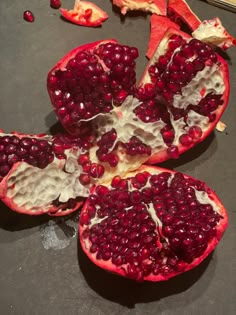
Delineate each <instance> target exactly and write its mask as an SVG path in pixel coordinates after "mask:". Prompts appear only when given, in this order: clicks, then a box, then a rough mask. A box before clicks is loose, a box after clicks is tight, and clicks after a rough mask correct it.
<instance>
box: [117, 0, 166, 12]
mask: <svg viewBox="0 0 236 315" xmlns="http://www.w3.org/2000/svg"><path fill="white" fill-rule="evenodd" d="M113 4H114V5H116V6H117V7H119V8H121V13H122V14H124V15H125V14H126V13H127V11H133V10H141V11H145V12H151V13H155V14H158V15H166V0H113Z"/></svg>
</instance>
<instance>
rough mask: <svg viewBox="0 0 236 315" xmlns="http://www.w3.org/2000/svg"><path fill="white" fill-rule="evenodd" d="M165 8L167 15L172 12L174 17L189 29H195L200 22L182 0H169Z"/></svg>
mask: <svg viewBox="0 0 236 315" xmlns="http://www.w3.org/2000/svg"><path fill="white" fill-rule="evenodd" d="M167 10H168V13H169V15H171V13H172V12H174V14H175V15H176V18H177V19H180V20H182V21H183V22H184V23H186V24H187V25H188V27H189V28H190V29H191V30H195V29H196V28H197V27H198V26H199V25H200V23H201V20H200V19H199V18H198V17H197V16H196V15H195V14H194V13H193V11H192V10H191V9H190V7H189V5H188V4H187V3H186V1H184V0H169V1H168V9H167Z"/></svg>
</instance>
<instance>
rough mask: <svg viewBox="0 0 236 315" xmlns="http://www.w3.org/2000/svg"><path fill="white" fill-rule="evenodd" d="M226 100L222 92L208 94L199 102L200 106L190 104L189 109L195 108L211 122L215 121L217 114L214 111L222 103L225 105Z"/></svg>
mask: <svg viewBox="0 0 236 315" xmlns="http://www.w3.org/2000/svg"><path fill="white" fill-rule="evenodd" d="M223 103H224V101H223V99H222V95H221V94H212V93H210V94H207V95H206V96H205V97H204V98H202V99H201V101H200V102H199V104H198V107H197V108H196V106H193V105H189V106H188V110H189V109H193V110H195V111H196V112H197V113H199V114H201V115H203V116H207V117H208V118H209V121H210V122H213V121H215V119H216V114H215V113H214V111H215V110H216V109H217V108H218V107H219V106H221V105H223Z"/></svg>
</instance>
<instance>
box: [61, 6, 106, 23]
mask: <svg viewBox="0 0 236 315" xmlns="http://www.w3.org/2000/svg"><path fill="white" fill-rule="evenodd" d="M60 12H61V14H62V16H63V17H64V18H65V19H66V20H68V21H70V22H72V23H74V24H78V25H81V26H90V27H96V26H100V25H101V24H102V23H103V22H104V21H105V20H107V19H108V15H107V13H106V12H105V11H103V10H102V9H101V8H99V7H98V6H97V5H95V4H94V3H92V2H88V1H80V0H75V4H74V8H73V9H72V10H67V9H63V8H61V9H60Z"/></svg>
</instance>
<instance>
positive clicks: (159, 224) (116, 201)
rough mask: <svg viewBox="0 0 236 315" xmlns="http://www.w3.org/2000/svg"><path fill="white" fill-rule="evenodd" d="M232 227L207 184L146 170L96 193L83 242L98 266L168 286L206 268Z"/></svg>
mask: <svg viewBox="0 0 236 315" xmlns="http://www.w3.org/2000/svg"><path fill="white" fill-rule="evenodd" d="M227 224H228V218H227V214H226V211H225V209H224V207H223V205H222V203H221V202H220V200H219V199H218V197H217V196H216V195H215V193H214V192H213V191H212V190H211V189H210V188H209V187H207V186H206V184H205V183H203V182H200V181H199V180H195V179H193V178H192V177H189V176H187V175H183V174H180V173H176V172H173V171H169V170H166V169H161V168H156V167H146V166H142V167H141V168H140V169H139V170H137V171H135V172H133V173H129V174H126V177H125V178H120V177H119V176H116V177H114V178H113V180H112V181H111V182H110V183H106V184H105V185H99V186H96V187H95V188H93V189H92V191H91V194H90V196H89V197H88V199H87V202H86V203H85V205H84V207H83V209H82V211H81V214H80V220H79V236H80V242H81V246H82V248H83V250H84V252H85V253H86V255H87V256H88V257H89V259H91V261H92V262H93V263H95V264H96V265H97V266H99V267H101V268H103V269H105V270H107V271H110V272H113V273H116V274H118V275H121V276H124V277H128V278H131V279H134V280H136V281H144V280H149V281H163V280H168V279H169V278H171V277H174V276H176V275H178V274H180V273H183V272H185V271H187V270H190V269H192V268H194V267H196V266H197V265H198V264H200V263H201V261H202V260H203V259H205V258H206V257H207V256H208V255H209V254H210V253H211V252H212V251H213V250H214V248H215V247H216V245H217V243H218V242H219V240H220V239H221V237H222V235H223V233H224V231H225V229H226V227H227Z"/></svg>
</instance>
